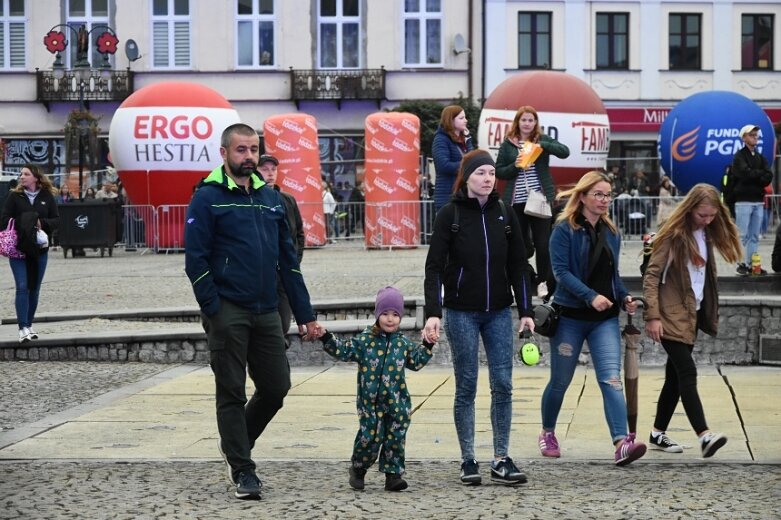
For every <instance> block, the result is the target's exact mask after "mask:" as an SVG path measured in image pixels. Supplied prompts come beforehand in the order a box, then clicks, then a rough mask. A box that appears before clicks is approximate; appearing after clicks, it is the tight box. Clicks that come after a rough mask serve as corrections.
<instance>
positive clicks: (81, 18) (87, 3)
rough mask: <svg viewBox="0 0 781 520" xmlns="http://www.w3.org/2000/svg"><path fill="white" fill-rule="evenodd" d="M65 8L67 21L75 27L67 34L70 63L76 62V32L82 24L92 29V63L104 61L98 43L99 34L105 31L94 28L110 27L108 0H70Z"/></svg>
mask: <svg viewBox="0 0 781 520" xmlns="http://www.w3.org/2000/svg"><path fill="white" fill-rule="evenodd" d="M65 9H66V10H65V14H66V19H67V20H66V23H67V24H68V25H70V26H71V27H73V28H74V29H75V30H74V31H68V32H67V33H66V34H65V37H66V38H67V39H68V49H67V51H68V52H67V59H68V64H69V65H70V66H73V64H74V63H76V54H77V52H78V49H79V46H78V43H77V42H76V33H77V32H78V30H79V29H80V28H81V26H82V25H83V26H84V29H85V30H87V31H91V32H90V33H89V36H90V38H89V39H90V42H89V45H90V46H89V48H90V56H89V62H90V64H92V65H96V64H100V63H102V62H103V55H102V54H100V53H99V52H98V46H97V44H96V43H97V39H98V36H100V35H101V34H102V33H103V32H104V31H101V30H100V29H97V30H95V31H93V29H94V28H95V27H108V14H109V13H108V0H68V2H67V6H66V8H65Z"/></svg>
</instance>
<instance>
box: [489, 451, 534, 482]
mask: <svg viewBox="0 0 781 520" xmlns="http://www.w3.org/2000/svg"><path fill="white" fill-rule="evenodd" d="M491 480H492V481H493V482H498V483H500V484H509V485H512V484H523V483H525V482H526V474H525V473H524V472H523V471H521V470H519V469H518V466H516V465H515V464H514V463H513V459H511V458H510V457H505V458H503V459H500V460H495V461H493V462H492V463H491Z"/></svg>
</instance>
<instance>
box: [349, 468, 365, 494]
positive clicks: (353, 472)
mask: <svg viewBox="0 0 781 520" xmlns="http://www.w3.org/2000/svg"><path fill="white" fill-rule="evenodd" d="M365 476H366V468H356V467H355V466H350V487H351V488H353V489H357V490H358V491H360V490H361V489H363V487H364V481H363V478H364V477H365Z"/></svg>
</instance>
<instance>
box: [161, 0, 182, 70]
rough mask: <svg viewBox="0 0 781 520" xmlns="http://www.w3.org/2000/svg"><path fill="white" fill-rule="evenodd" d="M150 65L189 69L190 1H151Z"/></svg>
mask: <svg viewBox="0 0 781 520" xmlns="http://www.w3.org/2000/svg"><path fill="white" fill-rule="evenodd" d="M152 66H153V67H156V68H166V69H183V68H189V67H190V0H152Z"/></svg>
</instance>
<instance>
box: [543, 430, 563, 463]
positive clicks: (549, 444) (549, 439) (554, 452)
mask: <svg viewBox="0 0 781 520" xmlns="http://www.w3.org/2000/svg"><path fill="white" fill-rule="evenodd" d="M539 442H540V453H542V456H543V457H555V458H558V457H561V450H560V449H559V441H558V439H556V434H555V433H553V432H544V433H541V434H540V437H539Z"/></svg>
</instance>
